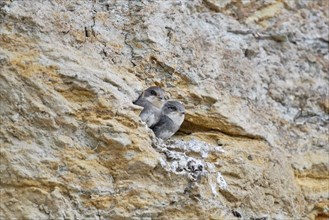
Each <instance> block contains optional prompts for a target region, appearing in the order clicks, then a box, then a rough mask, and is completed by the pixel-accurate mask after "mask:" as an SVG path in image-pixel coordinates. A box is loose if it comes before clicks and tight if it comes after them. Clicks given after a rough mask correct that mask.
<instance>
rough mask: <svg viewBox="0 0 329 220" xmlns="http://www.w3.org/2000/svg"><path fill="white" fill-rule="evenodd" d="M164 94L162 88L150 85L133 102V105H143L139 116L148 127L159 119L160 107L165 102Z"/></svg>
mask: <svg viewBox="0 0 329 220" xmlns="http://www.w3.org/2000/svg"><path fill="white" fill-rule="evenodd" d="M164 96H165V91H164V90H163V89H162V88H160V87H158V86H152V87H149V88H147V89H146V90H144V91H143V92H142V94H140V96H139V97H138V99H137V100H136V101H134V102H133V104H135V105H138V106H141V107H144V109H143V110H142V112H141V113H140V115H139V116H140V117H141V120H142V121H144V122H145V123H146V124H147V126H148V127H151V126H153V125H154V124H156V123H157V122H158V121H159V120H160V118H161V108H162V106H163V104H164V103H165V99H164Z"/></svg>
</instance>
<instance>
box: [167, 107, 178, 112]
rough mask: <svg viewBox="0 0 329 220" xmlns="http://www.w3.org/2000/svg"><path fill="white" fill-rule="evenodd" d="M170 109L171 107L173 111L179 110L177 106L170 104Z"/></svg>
mask: <svg viewBox="0 0 329 220" xmlns="http://www.w3.org/2000/svg"><path fill="white" fill-rule="evenodd" d="M169 109H171V110H173V111H177V108H176V107H175V106H169Z"/></svg>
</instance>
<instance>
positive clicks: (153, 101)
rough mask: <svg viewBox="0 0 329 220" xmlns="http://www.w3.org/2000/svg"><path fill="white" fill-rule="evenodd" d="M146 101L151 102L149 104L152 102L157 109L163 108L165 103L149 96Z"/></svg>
mask: <svg viewBox="0 0 329 220" xmlns="http://www.w3.org/2000/svg"><path fill="white" fill-rule="evenodd" d="M146 100H147V101H149V102H151V103H152V105H154V106H155V107H157V108H162V105H163V103H164V102H163V101H162V100H160V99H159V98H158V97H156V96H149V97H147V98H146Z"/></svg>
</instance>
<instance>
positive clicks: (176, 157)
mask: <svg viewBox="0 0 329 220" xmlns="http://www.w3.org/2000/svg"><path fill="white" fill-rule="evenodd" d="M154 146H155V148H156V149H157V150H158V151H159V152H161V153H164V155H165V156H166V159H167V160H166V161H165V160H164V159H163V158H160V159H159V161H160V165H161V166H162V167H163V168H164V169H165V170H166V171H167V172H171V173H175V174H177V175H184V176H186V177H187V178H188V179H189V180H190V181H191V182H197V181H198V180H199V179H200V178H201V176H202V175H206V176H207V178H208V182H209V186H210V188H211V191H212V192H213V194H214V195H217V187H219V188H221V189H226V188H227V183H226V181H225V179H224V178H223V176H222V175H221V174H220V172H218V170H217V169H216V166H215V164H213V163H210V162H207V157H208V155H209V153H212V152H220V153H223V152H224V151H223V150H222V149H221V148H220V147H215V146H212V145H210V144H208V143H206V142H204V141H199V140H195V139H192V140H189V141H183V140H173V141H168V142H164V141H162V140H161V139H155V143H154ZM191 152H192V153H194V155H195V153H198V156H188V155H187V154H189V153H191Z"/></svg>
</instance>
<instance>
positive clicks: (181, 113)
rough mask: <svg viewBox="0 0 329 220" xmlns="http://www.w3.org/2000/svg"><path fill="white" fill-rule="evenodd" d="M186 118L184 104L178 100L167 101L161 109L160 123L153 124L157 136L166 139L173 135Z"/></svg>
mask: <svg viewBox="0 0 329 220" xmlns="http://www.w3.org/2000/svg"><path fill="white" fill-rule="evenodd" d="M184 118H185V107H184V105H183V104H181V103H180V102H177V101H167V102H166V103H165V104H164V106H163V107H162V110H161V118H160V120H159V122H158V123H156V124H155V125H153V126H152V127H151V129H152V130H153V132H154V134H155V136H157V137H158V138H161V139H163V140H166V139H168V138H170V137H171V136H173V135H174V134H175V133H176V132H177V131H178V129H179V128H180V126H181V125H182V123H183V121H184Z"/></svg>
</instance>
